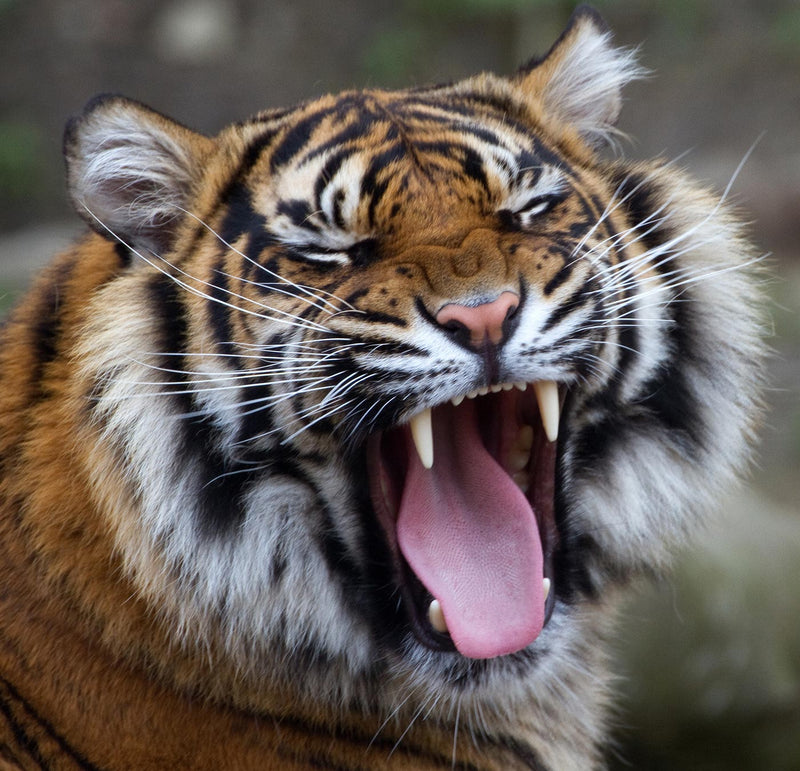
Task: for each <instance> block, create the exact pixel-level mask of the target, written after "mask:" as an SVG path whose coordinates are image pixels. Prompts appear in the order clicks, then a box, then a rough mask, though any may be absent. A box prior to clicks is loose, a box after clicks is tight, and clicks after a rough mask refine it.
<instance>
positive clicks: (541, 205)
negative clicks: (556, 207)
mask: <svg viewBox="0 0 800 771" xmlns="http://www.w3.org/2000/svg"><path fill="white" fill-rule="evenodd" d="M553 203H554V201H553V199H552V198H539V199H534V201H533V202H532V203H531V204H529V205H528V206H526V207H525V208H524V209H522V210H521V211H520V214H527V215H528V216H529V217H533V216H535V215H536V214H542V213H543V212H546V211H547V210H548V209H550V208H552V206H553Z"/></svg>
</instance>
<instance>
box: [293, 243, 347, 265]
mask: <svg viewBox="0 0 800 771" xmlns="http://www.w3.org/2000/svg"><path fill="white" fill-rule="evenodd" d="M294 248H295V249H296V250H297V251H298V252H300V254H302V256H303V257H305V258H306V259H307V260H311V261H312V262H321V263H325V264H326V265H331V264H333V265H349V264H350V256H349V255H348V254H347V252H329V251H318V250H316V249H315V248H314V247H313V246H305V247H303V246H297V247H294Z"/></svg>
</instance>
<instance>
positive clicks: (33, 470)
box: [0, 8, 762, 771]
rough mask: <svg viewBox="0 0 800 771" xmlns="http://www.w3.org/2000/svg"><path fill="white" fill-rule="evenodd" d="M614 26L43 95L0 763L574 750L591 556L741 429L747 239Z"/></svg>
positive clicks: (418, 767) (4, 398)
mask: <svg viewBox="0 0 800 771" xmlns="http://www.w3.org/2000/svg"><path fill="white" fill-rule="evenodd" d="M640 74H641V69H640V67H639V66H638V65H637V63H636V60H635V56H634V54H633V53H632V52H631V51H630V50H628V49H624V48H619V47H617V46H616V45H615V44H613V43H612V41H611V38H610V34H609V32H608V30H607V28H606V27H605V25H604V24H603V22H602V20H601V19H600V18H599V17H598V15H597V14H596V13H595V12H594V11H592V10H591V9H588V8H579V9H578V10H577V11H576V12H575V14H574V15H573V17H572V19H571V21H570V23H569V26H568V27H567V29H566V30H565V32H564V33H563V34H562V36H561V37H560V38H559V40H558V41H557V42H556V43H555V45H554V46H553V47H552V48H551V50H550V51H549V53H548V54H547V55H546V56H544V57H543V58H540V59H537V60H534V61H532V62H530V63H529V64H527V65H526V66H524V67H522V68H521V69H520V70H519V71H518V72H516V73H515V74H514V75H512V76H510V77H500V76H495V75H490V74H482V75H478V76H476V77H472V78H470V79H467V80H463V81H460V82H457V83H453V84H449V85H439V86H433V87H425V88H413V89H410V90H401V91H388V90H377V89H376V90H364V91H349V92H345V93H342V94H339V95H336V96H323V97H322V98H319V99H316V100H314V101H308V102H305V103H302V104H299V105H298V106H295V107H293V108H291V109H281V110H278V109H275V110H268V111H266V112H263V113H260V114H258V115H256V116H255V117H253V118H252V119H249V120H245V121H243V122H240V123H235V124H233V125H231V126H229V127H228V128H226V129H224V130H223V131H222V132H221V133H220V134H219V135H217V136H216V137H213V138H209V137H207V136H203V135H200V134H197V133H194V132H193V131H191V130H189V129H187V128H185V127H183V126H181V125H179V124H177V123H175V122H173V121H172V120H170V119H168V118H166V117H164V116H162V115H160V114H158V113H156V112H154V111H152V110H150V109H148V108H147V107H145V106H143V105H141V104H139V103H137V102H134V101H130V100H128V99H125V98H122V97H120V96H102V97H99V98H96V99H95V100H93V101H92V102H90V103H89V105H88V106H87V107H86V108H85V110H84V111H83V112H82V113H81V114H80V115H79V116H78V117H76V118H75V119H73V120H72V121H71V122H70V123H69V125H68V127H67V130H66V136H65V144H64V147H65V155H66V164H67V176H68V187H69V192H70V196H71V199H72V201H73V203H74V205H75V207H76V208H77V211H78V212H79V213H80V214H81V215H82V217H83V218H84V219H85V220H86V222H87V223H88V224H89V226H90V228H91V230H90V231H89V232H88V233H87V235H85V237H83V238H82V239H81V240H79V241H78V242H77V243H76V244H75V245H74V246H73V247H72V248H70V249H69V250H67V251H66V252H65V253H64V254H62V255H61V256H60V257H58V258H57V259H56V260H55V262H54V263H53V264H52V265H51V266H50V268H49V269H47V270H46V271H45V272H44V273H42V274H41V275H40V276H39V277H38V279H37V280H36V282H35V284H34V286H33V288H32V289H31V290H30V292H29V293H28V294H27V296H26V297H25V298H24V299H22V301H21V302H20V303H19V305H18V306H17V307H16V309H15V310H13V312H12V313H11V314H10V317H9V318H8V319H7V321H6V323H5V325H4V328H3V332H2V343H1V346H0V357H2V358H1V361H2V363H1V372H2V379H1V380H0V399H1V402H0V404H1V405H2V406H1V408H0V421H1V422H0V458H1V459H2V488H0V489H1V490H2V509H1V512H2V513H1V514H0V766H2V767H3V768H24V769H30V768H52V769H108V770H110V771H111V770H113V771H116V770H118V769H135V770H136V771H141V769H183V768H186V769H281V770H283V769H286V770H287V771H292V770H293V769H312V768H314V769H319V768H326V769H369V770H370V771H373V770H375V769H413V770H414V771H424V770H425V769H449V768H458V769H474V770H475V771H478V769H503V770H504V771H505V770H507V769H516V768H529V769H549V770H550V771H568V770H570V769H580V770H581V771H585V770H586V769H596V768H601V767H602V766H603V764H604V760H603V758H604V754H605V750H604V745H605V738H604V737H605V732H606V729H605V726H606V723H607V722H608V718H607V713H608V701H609V697H608V692H609V672H608V670H609V667H608V665H607V662H606V658H607V653H606V648H607V645H606V643H607V641H608V639H609V637H610V636H611V634H612V621H613V617H614V607H615V605H616V604H617V603H618V600H619V597H620V594H621V592H620V590H621V588H623V587H624V586H625V585H627V584H629V583H630V580H631V579H632V577H634V576H637V575H640V574H643V573H647V574H652V573H658V572H660V571H662V570H663V569H665V568H666V567H667V566H668V564H669V562H670V555H671V554H672V553H673V552H674V547H675V546H676V545H678V544H680V543H681V542H684V541H685V540H686V539H687V537H689V536H690V535H691V533H692V532H693V531H695V530H696V529H697V524H698V523H699V522H701V521H702V520H703V519H705V517H706V515H707V513H708V510H709V508H710V505H711V504H713V503H714V502H715V501H717V500H718V498H719V495H720V493H721V491H723V489H725V488H727V487H728V486H729V485H730V483H731V481H732V480H733V479H734V477H735V476H736V475H737V474H738V473H739V472H741V471H742V470H743V468H744V467H745V466H746V464H747V460H748V454H749V450H748V447H749V446H750V444H751V441H750V440H751V435H752V433H753V430H754V426H755V424H756V422H757V419H758V414H759V411H760V408H759V391H760V380H761V372H762V361H761V355H760V351H761V350H762V344H761V342H760V340H761V336H762V333H761V327H762V323H761V320H760V311H759V307H760V306H759V290H758V283H759V281H758V273H759V270H758V269H757V268H754V267H753V265H754V263H756V262H757V260H758V257H757V255H756V253H755V252H754V250H753V248H752V247H751V246H750V245H749V244H748V242H747V241H746V240H745V238H744V236H743V235H742V227H741V226H740V225H739V224H738V222H737V220H736V219H735V217H734V215H733V214H732V213H731V210H730V208H729V207H728V205H727V203H726V200H725V198H726V196H725V195H723V196H722V200H720V198H719V197H718V196H715V195H713V194H711V193H709V192H707V191H706V190H705V189H704V188H702V187H701V186H699V185H698V184H696V183H695V182H693V181H692V180H691V179H690V178H689V177H687V175H686V174H685V173H684V172H682V171H680V170H679V169H678V168H676V167H675V166H674V165H673V164H671V163H668V162H663V161H654V162H652V163H650V162H648V163H632V162H628V161H625V160H621V159H619V158H617V157H615V156H613V154H611V153H603V152H602V149H603V146H604V144H605V143H606V141H607V140H608V139H609V138H611V137H613V135H614V132H615V129H614V125H615V121H616V119H617V116H618V112H619V109H620V103H621V97H620V90H621V88H622V86H623V85H624V84H625V83H626V82H627V81H629V80H631V79H632V78H635V77H638V76H639V75H640Z"/></svg>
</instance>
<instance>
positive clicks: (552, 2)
mask: <svg viewBox="0 0 800 771" xmlns="http://www.w3.org/2000/svg"><path fill="white" fill-rule="evenodd" d="M564 4H565V3H564V2H563V0H407V3H406V7H407V8H408V9H409V10H410V11H411V12H412V13H415V14H418V15H420V16H425V15H427V16H438V17H442V18H453V17H465V16H492V15H495V14H508V13H509V12H535V11H541V10H543V9H548V8H552V7H553V6H558V5H564ZM571 4H572V3H570V5H571Z"/></svg>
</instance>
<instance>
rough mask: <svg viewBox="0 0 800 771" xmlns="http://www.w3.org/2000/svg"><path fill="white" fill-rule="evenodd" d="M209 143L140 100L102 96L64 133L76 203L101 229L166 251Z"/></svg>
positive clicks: (108, 234)
mask: <svg viewBox="0 0 800 771" xmlns="http://www.w3.org/2000/svg"><path fill="white" fill-rule="evenodd" d="M210 143H211V140H209V139H207V138H206V137H203V136H201V135H199V134H196V133H194V132H192V131H190V130H189V129H187V128H185V127H183V126H181V125H180V124H178V123H176V122H174V121H172V120H170V119H169V118H165V117H164V116H162V115H160V114H159V113H157V112H155V111H153V110H151V109H150V108H148V107H145V106H144V105H142V104H139V103H138V102H134V101H132V100H130V99H126V98H124V97H119V96H100V97H97V98H95V99H94V100H92V101H91V102H90V103H89V104H88V105H87V106H86V108H85V110H84V112H83V113H82V114H81V115H80V116H78V117H77V118H74V119H73V120H71V121H70V123H69V124H68V125H67V129H66V131H65V135H64V155H65V158H66V162H67V183H68V188H69V193H70V197H71V199H72V202H73V205H74V206H75V208H76V209H77V210H78V213H79V214H80V215H81V216H82V217H83V218H84V219H85V220H86V221H87V222H88V223H89V225H90V226H91V227H92V228H94V229H95V230H96V231H97V232H98V233H100V234H101V235H104V236H106V237H107V238H113V237H115V236H116V237H117V238H119V239H121V240H123V241H124V242H125V243H127V244H129V245H131V246H133V247H135V248H137V249H146V250H149V251H151V252H153V253H155V254H161V253H162V252H163V251H164V250H166V248H167V247H168V245H169V243H170V241H171V239H172V236H173V234H174V223H175V221H176V220H177V218H178V217H179V216H180V215H181V213H182V211H181V210H182V209H183V208H185V206H186V205H187V203H188V197H189V195H190V193H191V191H192V189H193V188H194V186H195V183H196V177H197V175H198V170H200V169H202V168H203V163H202V158H203V156H204V155H205V153H206V152H207V151H208V145H209V144H210Z"/></svg>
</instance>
